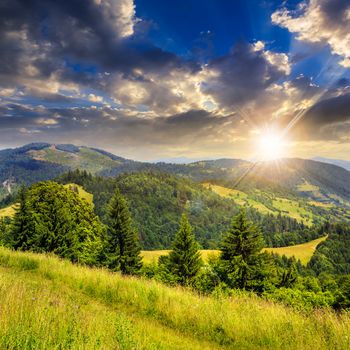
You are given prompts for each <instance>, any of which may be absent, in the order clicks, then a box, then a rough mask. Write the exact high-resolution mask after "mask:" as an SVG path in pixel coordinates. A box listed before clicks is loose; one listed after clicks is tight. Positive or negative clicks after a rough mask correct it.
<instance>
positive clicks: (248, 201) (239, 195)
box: [202, 182, 274, 214]
mask: <svg viewBox="0 0 350 350" xmlns="http://www.w3.org/2000/svg"><path fill="white" fill-rule="evenodd" d="M202 185H203V186H204V187H205V188H208V189H211V190H212V191H213V192H215V193H217V194H218V195H220V196H222V197H225V198H230V199H232V200H233V201H234V202H235V203H237V204H238V205H242V206H243V205H247V206H251V207H253V208H255V209H256V210H258V211H259V212H260V213H262V214H273V213H274V212H273V211H272V210H271V209H269V208H267V207H266V206H265V205H264V204H262V203H260V202H258V201H256V200H254V199H252V198H250V197H249V196H248V194H246V193H245V192H243V191H239V190H236V189H231V188H227V187H224V186H219V185H213V184H210V183H206V182H205V183H202Z"/></svg>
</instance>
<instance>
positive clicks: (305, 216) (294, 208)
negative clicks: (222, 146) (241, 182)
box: [203, 183, 313, 226]
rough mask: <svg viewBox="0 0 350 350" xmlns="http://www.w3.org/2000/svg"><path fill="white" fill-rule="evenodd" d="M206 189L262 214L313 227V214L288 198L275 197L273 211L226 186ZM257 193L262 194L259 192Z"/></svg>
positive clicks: (208, 185) (208, 186)
mask: <svg viewBox="0 0 350 350" xmlns="http://www.w3.org/2000/svg"><path fill="white" fill-rule="evenodd" d="M203 186H204V187H205V188H211V189H212V191H214V192H215V193H217V194H219V195H220V196H222V197H225V198H231V199H232V200H233V201H234V202H236V203H237V204H239V205H249V206H252V207H253V208H255V209H257V210H258V211H259V212H261V213H262V214H274V215H277V214H278V213H279V212H281V214H282V215H287V216H290V217H291V218H294V219H296V220H298V221H299V222H301V221H302V222H304V224H306V225H308V226H311V225H312V219H313V213H312V211H310V210H308V209H307V208H305V207H304V206H302V205H299V202H297V201H295V200H292V199H287V198H279V197H275V198H274V199H273V200H272V206H273V208H274V209H275V210H271V209H269V208H267V207H266V206H265V205H264V204H263V203H261V202H259V201H257V200H255V199H253V198H251V196H250V195H249V194H247V193H245V192H242V191H239V190H236V189H231V188H227V187H224V186H219V185H213V184H210V183H203ZM257 193H261V192H259V191H257Z"/></svg>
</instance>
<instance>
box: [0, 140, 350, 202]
mask: <svg viewBox="0 0 350 350" xmlns="http://www.w3.org/2000/svg"><path fill="white" fill-rule="evenodd" d="M75 169H81V170H86V171H87V172H89V173H91V174H96V175H101V176H104V177H115V176H117V175H120V174H124V173H131V172H133V173H134V172H141V171H146V170H147V171H161V172H165V173H169V174H172V175H176V176H179V177H182V178H184V177H185V178H188V179H191V180H193V181H195V182H207V181H210V182H212V183H215V184H219V185H223V186H225V187H228V188H231V189H239V190H243V191H246V192H247V191H248V192H249V191H252V190H255V189H258V190H263V191H268V192H270V193H288V195H289V196H295V197H297V198H299V197H300V198H306V199H308V200H312V201H315V202H316V204H317V205H318V206H321V205H323V206H324V204H326V205H336V206H340V207H347V206H348V205H349V203H348V201H349V198H350V186H349V184H350V172H349V171H347V170H345V169H343V168H341V167H338V166H336V165H332V164H326V163H322V162H317V161H312V160H304V159H282V160H280V161H278V162H265V163H252V162H249V161H245V160H239V159H218V160H209V161H200V162H194V163H190V164H168V163H157V164H152V163H144V162H138V161H133V160H128V159H125V158H122V157H118V156H116V155H113V154H111V153H109V152H106V151H103V150H99V149H96V148H89V147H86V146H79V147H77V146H74V145H52V144H49V143H34V144H29V145H26V146H23V147H20V148H15V149H7V150H2V151H0V182H1V184H2V186H1V187H0V199H1V198H4V197H5V196H6V195H7V194H8V193H9V192H11V191H13V190H14V189H15V188H16V187H17V186H18V185H19V184H21V183H25V184H32V183H35V182H38V181H41V180H50V179H53V178H56V177H57V176H59V175H61V174H63V173H65V172H67V171H69V170H75ZM320 203H321V204H320Z"/></svg>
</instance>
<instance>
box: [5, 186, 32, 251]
mask: <svg viewBox="0 0 350 350" xmlns="http://www.w3.org/2000/svg"><path fill="white" fill-rule="evenodd" d="M32 235H33V223H32V221H31V213H30V208H29V205H28V202H27V190H26V188H25V187H21V189H20V190H19V205H18V207H16V213H15V216H14V219H13V223H12V229H11V236H12V237H11V242H9V243H10V245H11V246H12V247H13V248H14V249H19V250H26V249H28V248H29V245H30V242H29V241H30V239H31V237H32Z"/></svg>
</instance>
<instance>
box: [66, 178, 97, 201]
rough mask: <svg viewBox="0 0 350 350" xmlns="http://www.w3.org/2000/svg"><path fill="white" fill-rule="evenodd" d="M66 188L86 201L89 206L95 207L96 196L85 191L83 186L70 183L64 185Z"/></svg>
mask: <svg viewBox="0 0 350 350" xmlns="http://www.w3.org/2000/svg"><path fill="white" fill-rule="evenodd" d="M64 187H65V188H68V189H70V190H72V191H75V192H77V193H78V195H79V197H80V198H82V199H85V200H86V201H87V202H88V203H89V204H92V205H93V199H94V196H93V195H92V194H91V193H89V192H87V191H85V190H84V188H83V187H82V186H80V185H77V184H74V183H70V184H66V185H64Z"/></svg>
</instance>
